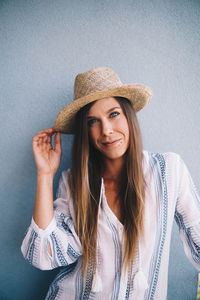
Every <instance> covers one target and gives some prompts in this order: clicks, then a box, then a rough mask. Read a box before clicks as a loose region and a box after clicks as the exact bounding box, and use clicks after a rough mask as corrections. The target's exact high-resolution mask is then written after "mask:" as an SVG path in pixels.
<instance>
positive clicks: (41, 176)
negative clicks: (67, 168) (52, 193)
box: [37, 171, 55, 182]
mask: <svg viewBox="0 0 200 300" xmlns="http://www.w3.org/2000/svg"><path fill="white" fill-rule="evenodd" d="M54 176H55V174H54V173H44V172H39V171H38V172H37V180H42V181H49V182H51V181H53V179H54Z"/></svg>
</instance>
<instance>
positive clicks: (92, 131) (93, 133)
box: [89, 128, 98, 145]
mask: <svg viewBox="0 0 200 300" xmlns="http://www.w3.org/2000/svg"><path fill="white" fill-rule="evenodd" d="M89 137H90V140H91V142H92V143H93V144H94V145H95V144H96V141H97V138H98V132H97V130H95V129H94V128H90V129H89Z"/></svg>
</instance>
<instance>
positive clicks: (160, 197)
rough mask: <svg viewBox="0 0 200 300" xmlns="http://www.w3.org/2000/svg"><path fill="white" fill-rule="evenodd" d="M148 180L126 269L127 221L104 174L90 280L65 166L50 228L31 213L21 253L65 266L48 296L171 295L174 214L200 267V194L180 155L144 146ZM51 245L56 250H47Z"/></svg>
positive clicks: (46, 265)
mask: <svg viewBox="0 0 200 300" xmlns="http://www.w3.org/2000/svg"><path fill="white" fill-rule="evenodd" d="M143 153H144V160H143V170H144V176H145V180H146V182H147V185H148V187H147V189H146V199H145V201H146V202H145V203H146V205H145V214H144V239H140V241H139V243H138V251H137V256H136V259H135V261H134V262H133V263H132V268H131V270H130V271H129V272H127V273H125V274H124V272H122V270H121V261H122V256H123V247H122V233H123V225H122V224H121V223H120V221H119V220H118V219H117V217H116V216H115V215H114V213H113V212H112V210H111V209H110V208H109V206H108V204H107V201H106V197H105V191H104V183H103V179H102V183H101V193H100V204H99V213H98V240H97V267H96V272H93V270H90V272H88V274H87V278H86V280H84V278H83V274H82V269H81V254H82V249H81V243H80V240H79V238H78V236H77V234H76V231H75V228H74V210H73V200H72V198H71V196H70V190H69V184H68V180H69V177H70V170H67V171H64V172H63V173H62V177H61V180H60V183H59V188H58V192H57V199H56V200H55V201H54V217H53V219H52V221H51V223H50V224H49V225H48V227H47V228H46V229H45V230H42V229H41V228H39V227H38V226H37V225H36V223H35V222H34V220H33V219H32V222H31V225H30V227H29V228H28V230H27V233H26V236H25V238H24V240H23V243H22V247H21V250H22V253H23V255H24V257H25V259H27V260H28V261H29V263H31V264H32V265H34V266H35V267H37V268H39V269H41V270H50V269H54V268H57V267H60V272H59V273H58V275H57V276H56V278H55V280H54V281H53V283H52V284H51V286H50V288H49V291H48V293H47V296H46V298H45V299H46V300H49V299H51V300H53V299H56V300H58V299H59V300H61V299H62V300H64V299H65V300H73V299H75V300H77V299H105V300H111V299H112V300H117V299H119V300H125V299H127V300H128V299H139V300H142V299H145V300H147V299H157V300H164V299H166V297H167V280H168V261H169V250H170V239H171V231H172V225H173V219H174V218H175V220H176V223H177V224H178V226H179V231H180V237H181V240H182V242H183V245H184V250H185V253H186V255H187V257H188V259H189V260H190V261H191V263H192V264H193V265H194V266H195V267H196V268H197V270H199V271H200V198H199V196H198V194H197V191H196V189H195V186H194V184H193V181H192V179H191V176H190V174H189V172H188V169H187V167H186V165H185V164H184V162H183V161H182V159H181V157H180V156H179V155H178V154H176V153H172V152H167V153H163V154H160V153H151V152H148V151H143ZM48 245H50V247H51V250H52V256H50V254H49V253H48Z"/></svg>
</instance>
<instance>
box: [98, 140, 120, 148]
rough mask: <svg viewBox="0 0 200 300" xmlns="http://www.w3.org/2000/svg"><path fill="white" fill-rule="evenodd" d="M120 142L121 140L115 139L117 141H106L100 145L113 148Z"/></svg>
mask: <svg viewBox="0 0 200 300" xmlns="http://www.w3.org/2000/svg"><path fill="white" fill-rule="evenodd" d="M120 141H121V139H117V140H114V141H108V142H102V144H103V145H104V146H108V147H109V146H114V145H116V144H118V143H119V142H120Z"/></svg>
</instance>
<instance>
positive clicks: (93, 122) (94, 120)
mask: <svg viewBox="0 0 200 300" xmlns="http://www.w3.org/2000/svg"><path fill="white" fill-rule="evenodd" d="M96 122H97V119H90V120H88V126H89V127H91V126H92V125H93V124H95V123H96Z"/></svg>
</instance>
